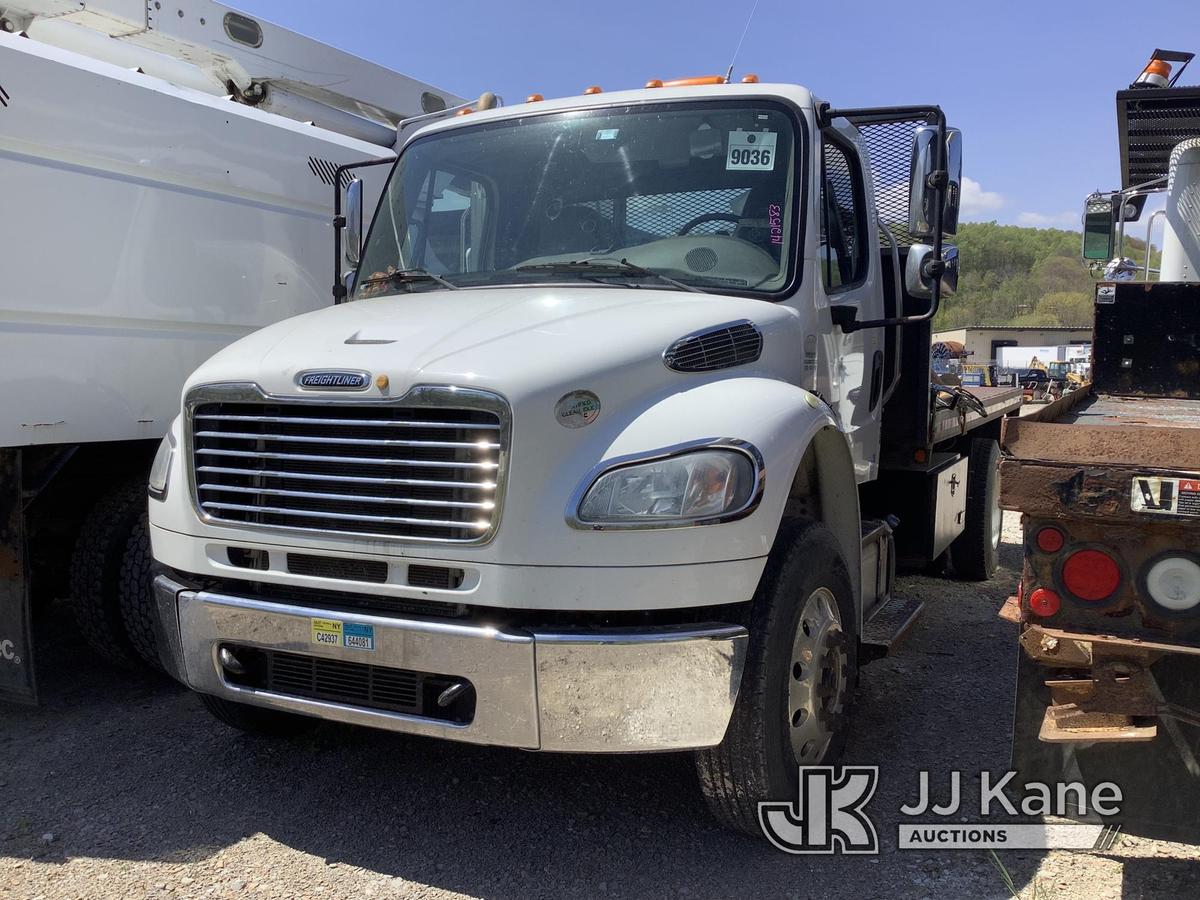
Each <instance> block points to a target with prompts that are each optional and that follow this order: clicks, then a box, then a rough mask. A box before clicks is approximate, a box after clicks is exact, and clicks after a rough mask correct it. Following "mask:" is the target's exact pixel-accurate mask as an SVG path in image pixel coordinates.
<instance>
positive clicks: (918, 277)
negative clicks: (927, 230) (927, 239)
mask: <svg viewBox="0 0 1200 900" xmlns="http://www.w3.org/2000/svg"><path fill="white" fill-rule="evenodd" d="M931 259H933V247H931V246H930V245H929V244H913V245H912V246H911V247H909V248H908V258H907V259H906V260H905V263H904V291H905V293H907V294H909V295H910V296H913V297H916V298H918V299H920V300H928V299H929V298H930V297H932V296H933V288H932V284H931V282H930V280H929V278H928V277H927V276H926V275H925V264H926V263H927V262H929V260H931Z"/></svg>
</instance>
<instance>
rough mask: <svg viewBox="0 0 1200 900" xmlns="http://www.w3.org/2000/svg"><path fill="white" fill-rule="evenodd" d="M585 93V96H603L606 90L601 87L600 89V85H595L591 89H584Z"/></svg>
mask: <svg viewBox="0 0 1200 900" xmlns="http://www.w3.org/2000/svg"><path fill="white" fill-rule="evenodd" d="M583 92H584V93H585V94H603V93H604V89H603V88H601V87H600V85H598V84H593V85H592V86H591V87H589V88H584V89H583Z"/></svg>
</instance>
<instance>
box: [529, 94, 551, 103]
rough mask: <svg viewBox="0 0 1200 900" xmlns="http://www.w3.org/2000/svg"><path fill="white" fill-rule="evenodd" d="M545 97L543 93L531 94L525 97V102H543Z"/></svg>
mask: <svg viewBox="0 0 1200 900" xmlns="http://www.w3.org/2000/svg"><path fill="white" fill-rule="evenodd" d="M545 99H546V98H545V97H543V96H542V95H541V94H530V95H529V96H528V97H526V98H525V102H526V103H541V102H542V101H543V100H545Z"/></svg>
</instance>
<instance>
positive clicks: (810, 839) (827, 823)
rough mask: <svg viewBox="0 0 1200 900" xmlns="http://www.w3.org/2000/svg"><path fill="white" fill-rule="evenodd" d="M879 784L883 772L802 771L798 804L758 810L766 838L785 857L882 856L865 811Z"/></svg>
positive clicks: (872, 768)
mask: <svg viewBox="0 0 1200 900" xmlns="http://www.w3.org/2000/svg"><path fill="white" fill-rule="evenodd" d="M878 783H879V767H878V766H842V767H841V772H840V774H838V775H835V773H834V768H833V767H832V766H801V767H800V793H799V796H798V797H797V798H796V800H795V802H791V801H788V802H783V803H769V802H768V803H760V804H758V821H759V824H760V825H761V826H762V830H763V834H765V835H766V836H767V840H769V841H770V842H771V843H772V844H774V845H775V846H776V847H778V848H779V849H780V850H782V851H784V852H785V853H796V854H801V853H878V852H879V837H878V835H877V834H876V833H875V825H874V824H873V823H872V822H871V820H870V819H869V818H868V817H867V814H866V813H865V812H864V811H863V808H864V807H865V806H866V805H867V803H868V802H870V800H871V797H872V796H874V794H875V787H876V785H877V784H878Z"/></svg>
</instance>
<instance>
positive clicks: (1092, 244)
mask: <svg viewBox="0 0 1200 900" xmlns="http://www.w3.org/2000/svg"><path fill="white" fill-rule="evenodd" d="M1083 258H1084V259H1088V260H1094V261H1097V262H1108V261H1109V260H1110V259H1112V258H1113V202H1112V200H1111V199H1109V198H1108V197H1099V196H1096V195H1093V196H1091V197H1088V198H1087V201H1086V202H1085V203H1084V205H1083Z"/></svg>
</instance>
